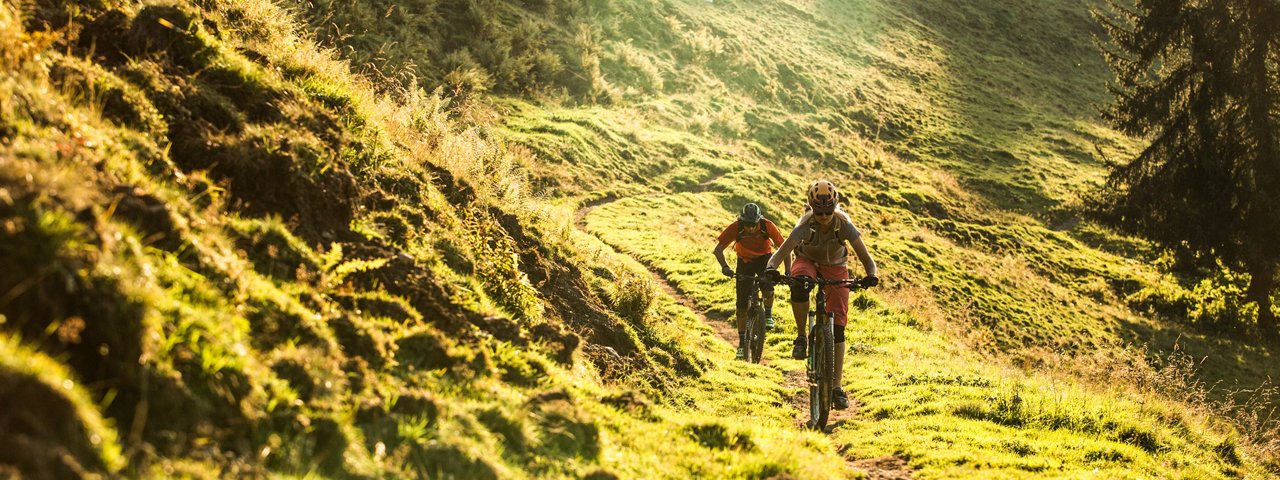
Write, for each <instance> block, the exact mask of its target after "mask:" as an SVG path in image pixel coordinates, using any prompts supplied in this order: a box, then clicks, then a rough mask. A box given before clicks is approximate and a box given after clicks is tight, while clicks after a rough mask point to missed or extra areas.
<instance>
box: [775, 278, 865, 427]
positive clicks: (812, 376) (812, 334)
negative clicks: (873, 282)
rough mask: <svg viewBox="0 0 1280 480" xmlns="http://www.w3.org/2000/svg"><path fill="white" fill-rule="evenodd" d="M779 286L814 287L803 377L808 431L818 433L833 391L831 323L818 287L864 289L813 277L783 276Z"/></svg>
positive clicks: (849, 282)
mask: <svg viewBox="0 0 1280 480" xmlns="http://www.w3.org/2000/svg"><path fill="white" fill-rule="evenodd" d="M781 282H782V283H785V284H787V285H789V286H790V287H791V288H805V287H806V286H813V287H816V288H814V290H816V291H817V293H816V294H815V295H814V296H815V297H816V299H815V301H814V303H813V305H814V309H811V310H809V320H808V322H807V329H808V330H809V345H808V347H809V356H808V357H807V358H806V360H805V374H806V378H807V379H808V383H809V422H808V423H807V424H806V426H808V427H809V428H813V429H815V430H822V429H824V428H826V427H827V419H828V418H829V416H830V414H831V405H832V403H833V402H834V401H835V399H834V398H832V396H831V391H832V390H833V389H834V388H835V386H836V385H835V371H836V370H835V369H836V346H835V323H834V322H835V319H834V317H833V316H832V315H831V313H830V312H827V294H826V292H825V291H823V290H824V289H823V288H822V287H824V286H827V285H838V286H841V287H844V288H848V289H849V290H860V289H863V288H867V287H866V286H865V285H863V284H862V283H860V282H862V279H858V280H824V279H822V278H821V276H819V278H813V277H790V276H783V277H782V278H781Z"/></svg>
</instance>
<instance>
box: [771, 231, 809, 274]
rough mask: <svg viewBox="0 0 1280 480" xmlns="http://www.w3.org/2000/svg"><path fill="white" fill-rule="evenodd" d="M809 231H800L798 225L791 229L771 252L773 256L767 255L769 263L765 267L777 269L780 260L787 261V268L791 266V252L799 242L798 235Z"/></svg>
mask: <svg viewBox="0 0 1280 480" xmlns="http://www.w3.org/2000/svg"><path fill="white" fill-rule="evenodd" d="M807 233H809V231H808V230H805V231H804V232H801V231H800V227H798V226H797V227H796V228H794V229H792V230H791V233H790V234H788V235H787V239H786V240H783V241H782V245H778V250H777V251H775V252H773V256H772V257H769V265H767V266H766V268H773V269H777V268H778V265H780V264H781V263H782V262H784V261H785V262H787V269H788V270H790V268H791V252H792V251H793V250H795V249H796V245H798V244H800V237H801V236H802V235H804V234H807Z"/></svg>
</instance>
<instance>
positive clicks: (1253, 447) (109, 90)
mask: <svg viewBox="0 0 1280 480" xmlns="http://www.w3.org/2000/svg"><path fill="white" fill-rule="evenodd" d="M282 3H284V4H286V5H290V6H291V8H292V10H288V9H286V8H285V7H282V6H281V5H278V4H276V3H272V2H268V1H265V0H263V1H249V2H229V1H220V0H194V1H177V2H169V3H151V2H133V1H122V0H103V1H92V2H79V3H75V4H70V5H66V4H64V2H31V3H24V4H22V6H21V8H17V7H15V6H14V5H13V4H12V3H9V2H6V3H4V4H3V5H0V52H3V55H0V61H3V63H4V67H5V69H4V73H3V76H2V77H0V228H3V229H4V235H3V240H2V241H0V271H3V272H5V275H4V276H3V277H0V350H3V352H0V356H3V358H4V361H3V363H0V384H3V388H0V407H3V408H0V430H3V431H5V432H6V435H5V436H4V439H2V440H0V441H2V442H4V444H3V445H0V472H4V473H5V474H9V473H11V472H17V473H19V474H22V475H25V476H33V477H61V476H73V475H83V476H112V475H117V474H123V475H127V476H147V477H153V476H181V475H189V476H203V477H213V476H265V475H269V474H276V475H319V476H336V477H351V476H355V477H378V476H391V477H403V476H427V477H461V478H507V477H517V478H518V477H587V478H610V477H612V476H614V475H617V476H621V477H624V478H631V477H670V478H687V477H692V476H707V477H737V478H767V477H773V476H784V477H785V476H795V477H800V478H822V477H833V478H839V477H857V476H859V475H862V474H865V473H868V472H869V473H871V474H872V475H875V474H877V471H876V469H877V468H881V467H878V466H877V465H897V466H903V465H905V468H907V469H911V470H913V471H914V474H915V475H916V476H917V477H922V478H939V477H973V476H991V477H1006V478H1007V477H1037V478H1038V477H1044V476H1061V477H1071V478H1078V477H1082V476H1089V475H1098V476H1102V477H1108V478H1136V477H1149V476H1158V475H1181V476H1187V477H1231V476H1245V477H1261V476H1265V475H1266V474H1267V472H1268V470H1267V468H1271V469H1272V471H1274V469H1275V468H1276V465H1275V463H1274V462H1275V460H1274V458H1275V457H1274V450H1272V451H1270V454H1271V455H1272V456H1271V457H1268V456H1267V454H1268V451H1267V450H1266V448H1267V447H1268V444H1266V443H1265V442H1263V441H1260V440H1259V438H1260V436H1261V435H1265V434H1266V432H1268V430H1267V428H1274V424H1266V423H1262V422H1259V423H1258V424H1256V425H1254V426H1253V427H1254V428H1253V429H1246V428H1241V427H1242V426H1248V425H1247V424H1246V423H1242V422H1241V421H1239V420H1238V419H1236V420H1232V419H1231V418H1230V417H1226V416H1223V415H1222V412H1220V411H1217V410H1215V409H1213V408H1211V407H1210V406H1209V405H1210V404H1208V403H1205V402H1203V401H1201V402H1192V401H1188V398H1191V399H1192V400H1194V399H1195V397H1196V396H1197V395H1202V394H1203V393H1204V391H1203V389H1202V388H1200V387H1201V386H1202V385H1203V384H1202V383H1197V382H1203V381H1205V380H1209V381H1214V380H1222V379H1232V380H1235V379H1239V381H1240V384H1239V385H1241V386H1247V387H1255V386H1257V385H1259V384H1260V383H1261V380H1262V378H1263V377H1264V376H1265V375H1266V373H1267V372H1274V371H1275V370H1276V367H1277V365H1276V363H1275V362H1276V360H1275V356H1274V355H1273V354H1272V351H1271V350H1268V349H1266V348H1262V347H1248V346H1241V345H1240V344H1239V343H1237V342H1234V341H1232V340H1231V339H1229V338H1219V337H1213V336H1206V335H1202V334H1199V333H1195V332H1194V331H1188V330H1187V329H1185V328H1184V327H1183V326H1181V325H1179V324H1178V323H1177V322H1176V321H1168V320H1166V319H1164V318H1161V317H1157V316H1155V315H1152V314H1151V312H1157V313H1159V314H1160V315H1162V316H1167V317H1171V318H1173V319H1174V320H1180V319H1183V318H1187V319H1190V320H1191V321H1192V322H1197V321H1208V320H1209V319H1217V318H1222V317H1230V316H1231V315H1243V314H1242V313H1241V312H1240V311H1239V310H1240V309H1239V308H1238V306H1233V305H1231V304H1230V303H1229V302H1225V301H1223V300H1221V299H1225V298H1229V297H1228V296H1227V295H1224V292H1228V291H1229V288H1231V286H1232V285H1233V284H1232V282H1234V281H1238V279H1234V280H1233V279H1231V278H1226V279H1225V280H1223V279H1219V280H1216V281H1209V282H1206V283H1203V284H1200V285H1182V284H1180V283H1179V282H1180V280H1179V279H1178V278H1177V277H1174V276H1170V275H1167V274H1165V273H1164V270H1163V269H1162V268H1161V267H1162V266H1163V265H1165V264H1166V263H1167V262H1168V261H1169V260H1168V259H1165V258H1163V257H1161V256H1160V254H1159V252H1153V251H1151V250H1150V249H1149V247H1147V246H1146V245H1145V244H1144V243H1143V242H1141V241H1139V240H1134V239H1127V238H1119V237H1117V236H1115V235H1113V234H1111V233H1109V232H1107V231H1106V230H1104V229H1101V228H1099V227H1097V226H1094V225H1090V224H1089V223H1088V222H1083V221H1080V220H1079V219H1077V218H1075V214H1074V213H1073V207H1072V204H1073V202H1074V199H1073V195H1074V194H1073V193H1072V192H1075V191H1078V190H1079V189H1080V187H1081V186H1082V185H1086V184H1088V183H1089V182H1091V181H1092V180H1094V179H1096V178H1098V176H1099V175H1100V174H1101V168H1100V166H1099V165H1098V164H1097V162H1096V161H1095V160H1094V155H1093V153H1092V152H1093V151H1094V149H1095V145H1096V146H1098V147H1100V148H1101V149H1102V151H1104V152H1106V153H1107V154H1108V155H1120V154H1122V153H1123V152H1125V151H1128V150H1129V149H1130V148H1132V147H1131V144H1130V142H1129V140H1127V139H1124V138H1121V137H1119V136H1116V135H1115V134H1114V133H1112V132H1110V131H1108V130H1107V129H1105V128H1103V127H1101V126H1100V125H1098V124H1097V123H1096V121H1095V120H1094V119H1093V113H1092V112H1093V110H1092V109H1093V108H1094V106H1095V105H1097V104H1098V103H1099V102H1101V101H1104V100H1105V93H1104V91H1103V88H1102V85H1103V82H1104V76H1103V75H1104V71H1103V68H1102V64H1101V62H1100V60H1099V59H1098V58H1097V56H1096V54H1095V53H1094V52H1093V50H1092V48H1091V47H1090V46H1089V43H1088V34H1089V33H1090V32H1091V31H1092V29H1093V27H1092V26H1091V25H1092V24H1091V22H1090V20H1089V17H1088V13H1087V8H1086V6H1085V5H1080V4H1078V3H1076V2H1069V1H1065V0H1064V1H1051V2H1020V1H1014V0H1002V1H996V2H986V3H985V4H982V5H973V4H969V3H965V2H929V1H923V0H921V1H904V2H888V1H885V2H880V1H867V2H834V1H797V0H779V1H761V2H754V1H753V2H747V1H716V2H706V1H694V0H688V1H663V0H652V1H640V2H604V1H579V0H544V1H528V2H507V1H501V0H410V1H400V2H391V1H382V0H374V1H369V2H309V3H302V2H282ZM311 35H315V36H316V37H317V38H318V40H319V43H320V44H321V45H329V46H331V47H332V49H329V50H326V49H325V48H321V47H318V46H317V44H316V43H315V42H313V41H311V40H309V38H310V37H311ZM352 66H354V68H353V67H352ZM352 70H355V71H357V72H360V73H361V74H360V75H356V74H353V73H352ZM428 91H434V92H435V93H426V92H428ZM818 176H830V177H832V178H833V179H835V180H837V181H838V183H839V184H840V185H841V186H842V187H844V188H845V191H846V193H847V194H848V198H849V199H850V202H849V204H850V209H851V211H852V212H853V213H854V214H855V215H856V217H857V218H859V219H860V227H862V228H863V229H864V230H865V231H867V232H868V234H869V235H870V242H871V245H872V248H873V252H874V253H875V254H876V255H877V257H878V258H879V259H880V260H881V263H882V268H883V269H884V271H885V272H886V280H887V285H886V288H884V289H883V290H881V291H879V292H875V293H872V294H869V295H863V296H858V297H857V298H855V302H856V306H857V307H858V308H859V309H860V310H861V313H858V314H857V315H856V317H857V318H856V320H857V322H856V325H855V326H854V327H853V328H851V331H850V335H851V338H852V339H853V342H852V345H853V348H852V350H853V352H854V353H853V355H851V358H850V365H849V368H848V369H847V372H848V373H847V379H846V388H848V389H849V390H850V392H851V393H852V394H853V395H854V396H855V397H856V399H857V400H858V401H859V402H860V405H859V406H858V408H857V410H856V411H855V412H854V413H853V414H852V415H851V416H849V417H847V418H846V419H845V421H844V422H843V423H842V424H840V425H838V427H837V428H836V429H835V430H834V431H833V432H829V434H824V433H821V432H807V431H802V430H801V429H800V428H798V424H797V421H796V420H797V419H796V417H795V410H794V408H793V407H792V404H791V402H792V401H794V400H795V399H796V398H798V397H797V395H799V394H800V393H801V388H800V386H799V385H797V384H795V383H794V382H790V381H788V378H790V377H789V376H794V374H795V372H797V371H800V370H802V367H801V366H800V364H799V363H798V362H795V361H792V360H787V359H783V358H782V356H783V355H784V353H785V351H786V349H787V342H788V341H789V337H790V336H791V335H793V334H794V332H793V331H790V330H789V327H787V326H786V324H787V323H788V322H781V323H782V324H783V325H784V328H783V329H782V330H781V331H780V332H778V333H775V334H774V335H772V336H771V337H770V340H769V342H770V347H769V352H768V353H767V355H766V356H767V357H768V358H769V362H768V364H766V365H763V366H758V365H744V364H741V363H737V362H732V361H730V359H731V358H732V351H731V349H730V348H729V346H728V345H726V344H725V343H723V342H721V341H720V340H719V339H718V338H717V337H716V336H715V335H714V334H713V333H712V331H711V329H710V328H709V327H707V326H706V325H704V324H703V323H702V320H701V319H700V318H699V317H698V315H697V314H696V313H694V312H692V311H690V309H689V308H687V307H686V306H685V304H684V303H687V302H691V303H693V304H694V305H695V307H696V308H698V309H701V310H705V311H707V312H709V314H710V315H711V316H712V317H723V316H725V315H726V314H727V311H728V305H729V302H728V300H729V299H730V298H731V292H730V290H729V287H728V285H727V283H726V282H725V281H724V280H723V279H721V278H718V277H717V276H716V275H715V270H714V269H713V268H712V264H711V259H710V256H709V255H708V253H707V252H708V250H709V248H710V246H711V245H710V238H711V235H712V234H713V233H714V232H715V230H716V229H717V228H718V227H720V226H721V225H722V224H723V223H726V222H728V221H729V220H730V219H731V217H732V214H731V212H732V211H733V210H734V209H735V208H736V207H737V206H738V205H739V204H740V203H741V202H743V201H747V200H753V201H760V202H762V203H763V204H764V205H765V207H766V211H767V212H768V213H769V214H771V215H773V216H774V217H775V218H779V219H780V220H781V221H783V222H789V221H791V220H792V219H793V218H794V215H795V213H797V208H796V206H797V202H798V198H799V197H798V195H797V193H796V192H798V191H799V189H800V188H801V187H802V186H803V185H804V184H805V183H806V182H807V181H809V180H811V179H812V178H815V177H818ZM583 206H594V207H595V208H591V209H590V210H581V211H582V212H583V217H582V218H581V219H577V218H575V213H576V212H578V211H580V210H579V208H580V207H583ZM579 220H580V221H579ZM578 227H580V228H581V229H582V230H585V232H587V233H584V232H583V231H580V230H579V228H578ZM646 270H652V271H653V272H656V273H657V274H658V275H659V276H660V278H665V279H666V280H667V281H670V283H671V284H673V285H674V287H675V289H676V291H677V294H678V295H682V296H683V297H685V299H684V300H685V302H681V301H679V300H680V299H676V298H673V297H672V296H671V295H669V294H667V293H664V292H663V291H661V290H660V289H655V288H654V285H655V282H657V281H659V280H653V279H652V277H651V276H650V272H649V271H646ZM1202 297H1208V298H1209V299H1210V300H1212V299H1218V300H1217V301H1218V302H1219V303H1214V302H1213V301H1206V300H1200V298H1202ZM1245 313H1247V312H1245ZM1197 315H1198V316H1197ZM1177 338H1181V340H1180V341H1179V342H1180V345H1181V346H1180V348H1182V349H1184V350H1185V351H1188V352H1190V353H1191V354H1192V355H1194V356H1195V357H1196V358H1199V357H1201V356H1203V355H1204V354H1205V352H1210V351H1217V352H1228V353H1229V354H1226V355H1215V356H1213V357H1209V358H1208V359H1207V360H1205V361H1204V362H1202V363H1201V364H1200V365H1201V367H1200V368H1199V369H1195V370H1193V369H1188V368H1186V364H1185V363H1181V362H1183V361H1184V360H1185V359H1186V358H1188V357H1185V356H1179V355H1169V354H1170V353H1171V352H1172V351H1173V350H1172V349H1173V347H1172V345H1174V344H1175V343H1174V342H1175V340H1174V339H1177ZM1143 346H1145V347H1146V348H1149V349H1151V350H1150V354H1149V356H1150V357H1152V358H1150V359H1149V358H1147V356H1148V354H1146V352H1144V351H1135V350H1134V348H1135V347H1138V348H1140V347H1143ZM1166 358H1168V359H1171V360H1173V362H1172V363H1171V364H1169V365H1167V366H1165V365H1162V364H1161V363H1160V361H1161V360H1163V359H1166ZM1153 364H1154V366H1153ZM1230 387H1231V388H1234V385H1230ZM1218 397H1219V398H1222V397H1223V396H1222V395H1220V394H1218ZM1255 398H1261V399H1262V400H1261V403H1260V404H1257V405H1256V406H1261V407H1262V408H1261V409H1260V410H1259V411H1263V412H1265V411H1266V410H1265V408H1270V407H1271V406H1272V405H1274V404H1269V403H1266V402H1267V401H1268V400H1267V399H1266V397H1265V396H1263V397H1255ZM1201 400H1203V399H1201ZM34 406H39V408H35V407H34ZM1268 425H1270V427H1268ZM1271 431H1274V430H1271ZM1270 447H1271V448H1274V447H1275V445H1274V443H1272V444H1271V445H1270ZM1268 461H1270V462H1272V463H1271V464H1270V465H1269V466H1268V465H1266V464H1265V463H1266V462H1268ZM1170 472H1172V473H1170Z"/></svg>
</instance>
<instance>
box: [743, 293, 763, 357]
mask: <svg viewBox="0 0 1280 480" xmlns="http://www.w3.org/2000/svg"><path fill="white" fill-rule="evenodd" d="M764 336H765V328H764V309H762V308H760V305H758V304H757V305H753V306H752V308H751V309H750V310H748V311H747V361H750V362H753V363H760V360H763V359H764Z"/></svg>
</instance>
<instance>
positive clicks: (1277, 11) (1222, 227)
mask: <svg viewBox="0 0 1280 480" xmlns="http://www.w3.org/2000/svg"><path fill="white" fill-rule="evenodd" d="M1096 16H1097V17H1098V19H1099V20H1100V21H1101V22H1102V23H1103V25H1104V27H1105V29H1106V31H1107V33H1108V34H1109V35H1110V42H1107V43H1106V47H1105V48H1104V51H1105V54H1106V57H1107V61H1108V63H1110V64H1111V66H1112V68H1113V69H1114V71H1115V73H1116V83H1115V84H1114V85H1113V88H1112V91H1113V93H1114V94H1115V95H1116V97H1117V98H1116V101H1115V103H1114V104H1113V105H1112V108H1111V109H1110V110H1109V111H1108V112H1107V113H1106V116H1107V118H1108V120H1109V121H1111V122H1112V123H1113V124H1114V125H1115V126H1116V127H1117V128H1119V129H1121V130H1123V131H1124V132H1126V133H1128V134H1130V135H1134V136H1137V137H1140V138H1142V139H1144V140H1145V141H1146V142H1147V144H1146V147H1145V148H1144V150H1143V151H1142V152H1141V153H1140V154H1139V155H1138V156H1137V157H1136V158H1134V159H1132V161H1130V162H1128V163H1127V164H1123V165H1117V166H1115V167H1114V169H1113V170H1112V172H1111V176H1110V178H1109V179H1108V182H1107V189H1106V190H1105V191H1104V192H1103V193H1102V195H1100V197H1099V198H1098V199H1097V203H1096V205H1095V206H1096V207H1097V211H1098V213H1099V214H1100V215H1101V216H1102V217H1103V218H1104V219H1106V220H1108V221H1109V222H1110V223H1112V224H1114V225H1116V226H1118V227H1120V228H1122V229H1126V230H1129V231H1132V232H1135V233H1141V234H1144V235H1146V236H1148V237H1150V238H1151V239H1153V240H1155V241H1157V242H1159V243H1161V244H1164V245H1166V246H1168V247H1171V248H1173V249H1175V250H1179V251H1182V252H1184V253H1185V252H1193V253H1194V254H1196V255H1199V256H1202V257H1206V258H1212V259H1217V260H1220V261H1222V262H1223V263H1225V264H1227V265H1230V266H1233V267H1240V268H1244V269H1245V270H1246V271H1247V272H1249V274H1250V275H1251V276H1252V284H1251V286H1250V288H1249V292H1248V296H1249V299H1250V300H1251V301H1255V302H1257V303H1258V307H1259V315H1258V327H1259V330H1260V332H1261V333H1262V334H1263V335H1264V336H1268V337H1271V338H1276V337H1277V329H1276V320H1275V314H1274V313H1273V312H1272V310H1271V301H1270V297H1271V293H1272V292H1273V291H1274V287H1275V277H1276V273H1277V270H1278V267H1280V241H1277V238H1280V68H1278V67H1277V65H1278V64H1280V62H1278V61H1277V59H1278V57H1280V1H1276V0H1193V1H1186V0H1138V1H1136V2H1115V1H1113V2H1112V3H1111V8H1110V9H1109V11H1106V12H1098V13H1096Z"/></svg>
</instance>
